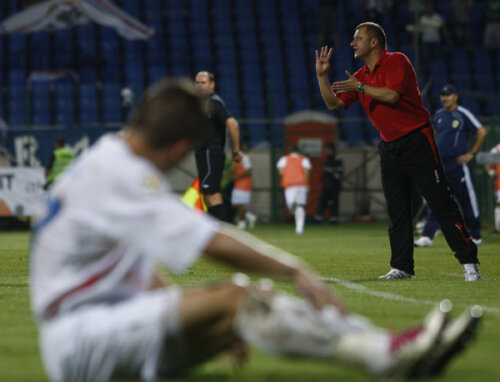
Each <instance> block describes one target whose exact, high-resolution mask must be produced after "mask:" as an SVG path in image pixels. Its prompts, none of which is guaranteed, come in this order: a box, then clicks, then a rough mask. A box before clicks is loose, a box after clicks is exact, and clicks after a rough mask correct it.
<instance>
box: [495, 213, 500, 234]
mask: <svg viewBox="0 0 500 382" xmlns="http://www.w3.org/2000/svg"><path fill="white" fill-rule="evenodd" d="M495 231H499V232H500V207H495Z"/></svg>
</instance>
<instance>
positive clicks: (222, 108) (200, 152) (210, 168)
mask: <svg viewBox="0 0 500 382" xmlns="http://www.w3.org/2000/svg"><path fill="white" fill-rule="evenodd" d="M206 110H207V114H208V128H207V129H206V130H205V135H204V136H203V139H202V140H201V141H200V143H198V144H197V145H196V147H195V158H196V168H197V170H198V177H199V178H200V189H201V193H202V194H215V193H218V192H221V188H220V184H221V179H222V172H223V170H224V162H225V159H226V155H225V154H224V147H225V145H226V121H227V120H228V118H231V117H232V115H231V113H229V111H228V110H227V109H226V105H225V104H224V101H222V99H221V98H220V96H218V95H217V94H215V93H214V94H211V95H210V96H209V98H208V99H207V101H206Z"/></svg>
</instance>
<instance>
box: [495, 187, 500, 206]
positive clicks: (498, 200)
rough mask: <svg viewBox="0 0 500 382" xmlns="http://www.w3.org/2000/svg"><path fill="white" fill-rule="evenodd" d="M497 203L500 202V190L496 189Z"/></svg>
mask: <svg viewBox="0 0 500 382" xmlns="http://www.w3.org/2000/svg"><path fill="white" fill-rule="evenodd" d="M495 203H496V204H500V190H496V191H495Z"/></svg>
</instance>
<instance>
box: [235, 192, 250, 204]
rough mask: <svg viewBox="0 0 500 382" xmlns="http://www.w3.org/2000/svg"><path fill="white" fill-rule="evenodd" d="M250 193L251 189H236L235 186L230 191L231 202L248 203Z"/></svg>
mask: <svg viewBox="0 0 500 382" xmlns="http://www.w3.org/2000/svg"><path fill="white" fill-rule="evenodd" d="M251 195H252V192H251V191H246V190H237V189H236V188H233V192H232V193H231V204H232V205H236V204H250V196H251Z"/></svg>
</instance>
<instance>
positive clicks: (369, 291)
mask: <svg viewBox="0 0 500 382" xmlns="http://www.w3.org/2000/svg"><path fill="white" fill-rule="evenodd" d="M321 280H322V281H324V282H330V283H334V284H340V285H343V286H345V287H346V288H349V289H353V290H355V291H358V292H360V293H365V294H369V295H371V296H375V297H380V298H385V299H386V300H395V301H406V302H413V303H416V304H425V305H436V304H437V303H438V301H430V300H418V299H416V298H413V297H405V296H401V295H399V294H394V293H391V292H381V291H377V290H372V289H370V288H368V287H366V286H364V285H360V284H356V283H353V282H351V281H348V280H342V279H336V278H332V277H324V278H322V279H321ZM396 282H397V281H396ZM457 306H461V307H466V306H468V305H465V304H457ZM481 306H482V308H483V309H484V310H485V311H486V312H490V313H496V314H500V308H493V307H489V306H484V305H481Z"/></svg>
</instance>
